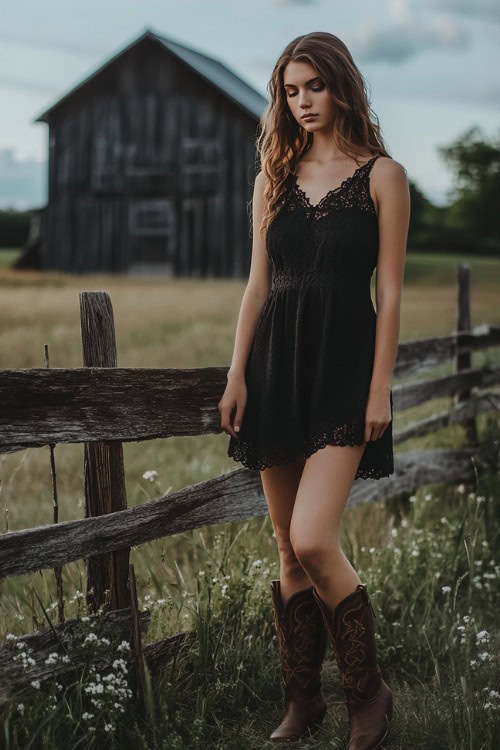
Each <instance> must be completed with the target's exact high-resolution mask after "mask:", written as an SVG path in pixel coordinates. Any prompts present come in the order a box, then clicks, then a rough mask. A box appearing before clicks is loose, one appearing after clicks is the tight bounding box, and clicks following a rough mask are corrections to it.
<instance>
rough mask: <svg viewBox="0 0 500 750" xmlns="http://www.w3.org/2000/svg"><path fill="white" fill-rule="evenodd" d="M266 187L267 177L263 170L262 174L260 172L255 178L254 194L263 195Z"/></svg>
mask: <svg viewBox="0 0 500 750" xmlns="http://www.w3.org/2000/svg"><path fill="white" fill-rule="evenodd" d="M266 185H267V177H266V175H265V173H264V172H263V170H262V169H261V170H260V172H258V173H257V175H256V177H255V182H254V192H256V193H260V194H261V195H262V193H263V192H264V189H265V187H266Z"/></svg>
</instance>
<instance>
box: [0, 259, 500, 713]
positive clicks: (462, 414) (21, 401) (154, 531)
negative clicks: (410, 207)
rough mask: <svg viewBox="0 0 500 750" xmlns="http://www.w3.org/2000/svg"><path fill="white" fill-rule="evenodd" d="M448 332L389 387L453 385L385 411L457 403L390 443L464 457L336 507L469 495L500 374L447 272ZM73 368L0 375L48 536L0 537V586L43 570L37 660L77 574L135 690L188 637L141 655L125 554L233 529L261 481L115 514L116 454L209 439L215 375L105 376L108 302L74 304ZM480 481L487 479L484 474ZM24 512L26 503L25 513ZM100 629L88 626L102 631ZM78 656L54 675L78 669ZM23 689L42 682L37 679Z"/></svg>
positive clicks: (9, 428)
mask: <svg viewBox="0 0 500 750" xmlns="http://www.w3.org/2000/svg"><path fill="white" fill-rule="evenodd" d="M457 282H458V283H457V290H458V296H457V325H456V331H455V332H453V333H451V334H450V335H448V336H443V337H439V338H430V339H425V340H421V341H410V342H401V343H400V344H399V347H398V354H397V359H396V364H395V370H394V376H395V378H406V377H409V376H420V375H421V374H422V373H426V372H427V371H429V370H431V369H432V368H435V367H437V366H441V365H443V364H446V363H449V362H450V361H454V363H455V372H454V373H453V374H451V375H444V376H440V377H434V378H432V379H418V377H417V379H416V380H415V381H414V382H409V383H408V382H405V383H404V384H397V385H395V386H393V407H394V410H395V411H398V410H403V409H407V408H410V407H414V406H417V405H419V404H423V403H424V402H427V401H429V400H430V399H434V398H441V397H446V396H455V397H456V398H455V403H454V404H453V405H452V406H451V408H449V409H446V410H444V411H442V412H440V413H438V414H433V415H432V416H431V417H427V418H425V419H422V420H421V421H418V422H414V423H411V424H409V425H407V426H405V427H404V428H402V429H401V430H399V431H397V432H396V431H394V433H393V439H394V444H395V445H399V444H401V443H403V442H405V441H407V440H408V439H410V438H414V437H420V436H423V435H426V434H428V433H431V432H433V431H435V430H437V429H439V428H442V427H444V426H447V425H450V424H453V423H460V424H462V425H464V427H465V429H466V434H467V436H468V445H467V447H466V448H463V449H460V450H431V451H410V452H409V451H406V452H402V453H398V452H397V451H396V453H395V473H394V474H393V475H392V476H390V477H387V478H383V479H379V480H369V479H362V480H357V481H355V482H354V484H353V488H352V491H351V494H350V497H349V501H348V503H349V504H350V505H353V504H355V503H365V502H369V501H370V500H373V499H381V498H387V497H390V496H392V495H395V494H397V493H400V492H403V491H407V492H411V491H414V490H415V489H416V488H418V487H420V486H422V485H426V484H433V483H441V482H452V483H457V482H471V481H474V480H475V478H476V473H477V471H478V470H479V471H480V470H481V469H482V468H483V465H482V460H481V455H480V452H479V451H478V445H477V437H476V423H475V418H476V416H477V415H478V414H479V413H481V412H483V411H486V410H491V409H496V410H498V408H499V405H500V393H499V392H498V391H495V390H493V388H494V387H495V386H497V385H498V384H499V383H500V368H499V367H495V366H491V365H484V366H481V367H476V368H473V367H471V354H472V352H473V351H477V350H483V349H485V348H487V347H495V346H498V345H499V344H500V328H498V327H493V326H490V325H483V326H480V327H478V328H476V329H474V331H471V330H470V274H469V268H468V267H467V266H464V265H461V266H459V267H458V277H457ZM80 313H81V337H82V346H83V365H84V366H83V367H81V368H74V369H73V368H72V369H64V368H53V369H51V368H49V366H48V357H47V353H46V367H45V368H31V369H12V370H2V371H0V403H1V409H0V452H4V453H6V452H12V451H20V450H24V449H26V448H30V447H36V446H49V448H50V451H51V462H52V469H53V493H54V522H55V523H54V524H51V525H46V526H41V527H38V528H33V529H26V530H22V531H14V532H9V533H7V534H4V535H2V536H0V579H2V578H5V577H8V576H14V575H21V574H25V573H29V572H33V571H37V570H40V569H43V568H54V570H55V575H56V581H57V591H58V602H59V624H56V625H54V624H52V623H50V627H49V628H47V629H46V630H43V631H39V632H36V633H32V634H29V635H27V636H25V637H23V640H26V641H28V640H29V642H30V644H31V646H32V647H33V648H34V649H35V650H37V651H39V652H40V653H41V654H42V655H43V654H44V653H45V652H47V653H49V652H50V651H51V650H58V649H59V650H61V649H64V642H65V638H66V636H67V634H68V633H73V631H74V630H75V628H76V627H77V624H78V621H68V622H64V607H63V601H62V583H61V567H62V566H63V565H64V564H66V563H69V562H71V561H73V560H79V559H86V560H87V573H88V576H87V604H88V607H89V611H90V612H93V613H95V612H97V610H98V609H99V608H101V611H102V610H103V609H104V611H105V612H106V617H105V618H104V620H102V618H101V620H102V622H103V623H104V625H103V627H109V628H111V629H112V630H113V631H114V632H121V633H124V634H125V633H128V636H129V637H130V634H131V633H133V635H134V637H133V645H134V649H133V653H132V654H131V657H130V658H131V660H133V662H134V663H135V666H136V674H137V675H138V688H139V690H140V689H141V682H142V677H141V675H142V667H141V665H142V664H143V662H144V661H146V663H147V664H148V666H149V667H150V668H155V667H156V666H157V665H158V664H160V663H161V662H162V661H163V660H164V659H167V658H169V657H170V656H171V655H172V653H174V652H175V650H176V648H177V647H178V646H179V645H180V644H182V643H184V642H185V641H186V640H190V639H191V638H192V637H193V634H192V633H179V634H178V635H177V636H172V637H171V638H169V639H166V640H164V641H160V642H157V643H153V644H149V645H148V646H146V647H145V648H144V649H143V648H142V644H141V633H143V632H144V631H145V628H147V625H148V622H149V613H148V611H147V610H144V611H143V612H139V611H138V608H137V597H136V594H135V578H134V574H133V566H131V565H129V552H130V548H131V546H137V545H140V544H143V543H144V542H149V541H152V540H153V539H159V538H161V537H164V536H168V535H171V534H178V533H180V532H184V531H187V530H190V529H195V528H199V527H202V526H206V525H209V524H215V523H227V522H230V521H241V520H245V519H249V518H253V517H255V516H261V515H265V514H266V513H267V504H266V501H265V497H264V495H263V491H262V484H261V480H260V474H259V472H257V471H249V470H248V469H245V468H239V469H236V470H234V471H230V472H228V473H226V474H224V475H222V476H219V477H216V478H213V479H209V480H207V481H203V482H199V483H197V484H194V485H191V486H189V487H185V488H183V489H181V490H178V491H177V492H170V493H168V494H167V495H163V496H161V497H158V498H157V499H155V500H152V501H150V502H147V503H145V504H144V505H140V506H136V507H133V508H127V497H126V488H125V480H124V470H123V450H122V443H123V442H127V441H142V440H152V439H154V438H165V437H171V436H174V435H178V436H180V435H182V436H187V435H203V434H208V433H219V432H220V431H221V428H220V414H219V411H218V408H217V404H218V402H219V400H220V398H221V396H222V393H223V391H224V388H225V385H226V382H227V381H226V373H227V368H226V367H204V368H197V369H175V368H168V369H158V368H155V369H150V368H120V367H118V366H117V354H116V343H115V330H114V322H113V311H112V306H111V300H110V298H109V296H108V294H107V293H106V292H82V293H80ZM57 443H83V444H84V475H85V500H86V517H85V518H83V519H81V520H75V521H64V522H57V521H58V519H57V488H56V482H55V470H54V461H53V449H54V446H55V445H56V444H57ZM486 468H487V467H486ZM34 500H35V498H28V499H27V502H33V501H34ZM101 620H100V621H101ZM79 663H80V662H79V661H78V649H77V650H76V651H75V652H74V658H72V660H71V663H69V664H66V665H60V667H59V670H61V671H62V672H64V671H68V670H71V669H74V668H75V666H76V667H77V666H78V665H79ZM37 669H38V671H37V672H30V673H29V679H30V680H32V679H44V678H45V677H48V676H52V675H53V667H48V668H44V667H40V668H37ZM0 670H1V673H2V675H3V677H1V678H0V704H1V703H2V702H7V701H8V700H11V699H12V698H13V697H14V696H19V695H23V694H25V692H26V690H29V689H28V688H26V681H27V676H26V675H25V674H24V673H23V671H22V669H21V668H20V667H17V666H14V665H13V663H12V649H11V648H10V647H9V645H8V644H5V645H3V646H2V647H1V648H0Z"/></svg>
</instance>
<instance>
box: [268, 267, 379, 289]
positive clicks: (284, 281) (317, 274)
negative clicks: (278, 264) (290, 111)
mask: <svg viewBox="0 0 500 750" xmlns="http://www.w3.org/2000/svg"><path fill="white" fill-rule="evenodd" d="M370 279H371V273H370V274H366V273H364V274H363V273H356V272H353V271H343V270H338V271H335V270H333V271H329V272H327V273H325V272H324V271H320V270H318V269H311V270H307V271H304V270H303V269H301V270H300V271H297V272H296V273H294V272H293V271H290V270H286V271H274V273H273V275H272V278H271V291H282V290H286V289H300V288H305V287H314V288H318V287H320V288H328V287H346V286H347V287H349V288H350V289H352V288H353V287H354V288H357V289H365V288H366V287H368V288H369V287H370Z"/></svg>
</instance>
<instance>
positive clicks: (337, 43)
mask: <svg viewBox="0 0 500 750" xmlns="http://www.w3.org/2000/svg"><path fill="white" fill-rule="evenodd" d="M291 60H305V61H306V62H308V63H310V64H311V65H312V66H313V67H314V68H316V70H317V71H318V74H319V75H321V77H322V78H323V80H324V82H325V85H326V87H327V88H328V90H329V92H330V93H331V95H332V96H333V98H334V103H335V115H334V138H335V140H336V143H337V145H338V147H339V149H340V150H341V151H342V152H343V153H345V154H346V155H348V156H352V157H353V158H354V159H355V160H356V156H357V154H358V153H359V151H360V149H368V150H369V151H370V152H372V153H373V155H375V154H380V155H381V156H390V155H389V154H388V153H387V151H386V148H385V145H384V142H383V139H382V135H381V132H380V126H379V124H378V118H377V116H376V115H375V114H374V113H373V111H372V109H371V107H370V103H369V100H368V95H367V92H366V86H365V81H364V78H363V76H362V75H361V73H360V71H359V70H358V68H357V67H356V65H355V63H354V60H353V59H352V56H351V53H350V52H349V50H348V49H347V47H346V45H345V44H344V43H343V42H342V41H341V40H340V39H339V38H338V37H337V36H335V35H334V34H330V33H328V32H326V31H314V32H312V33H310V34H304V35H302V36H298V37H296V38H295V39H293V40H292V41H291V42H290V43H289V44H288V45H287V46H286V47H285V49H284V50H283V52H282V53H281V55H280V57H279V58H278V60H277V62H276V64H275V66H274V69H273V72H272V75H271V79H270V81H269V83H268V85H267V90H268V92H269V103H268V105H267V107H266V109H265V111H264V113H263V115H262V117H261V120H260V123H259V128H258V134H257V139H256V144H257V152H258V158H259V161H260V164H261V169H262V171H263V172H264V173H265V175H266V177H267V184H266V188H265V190H264V212H263V217H262V224H261V227H260V229H261V230H263V229H265V228H266V227H267V226H269V224H270V222H271V221H272V219H273V218H274V216H275V215H276V214H277V213H278V211H279V208H280V203H281V198H282V196H283V194H284V192H285V182H286V180H287V178H288V176H289V174H290V172H295V168H296V165H297V163H298V161H299V160H300V158H301V157H302V156H303V155H304V154H305V153H306V152H307V151H308V150H309V149H310V147H311V145H312V142H313V134H312V133H309V132H308V131H306V130H305V129H304V128H302V127H301V126H300V125H299V123H298V122H297V121H296V119H295V117H294V116H293V115H292V113H291V111H290V109H289V106H288V102H287V99H286V91H285V89H284V86H283V73H284V69H285V66H286V65H287V64H288V63H289V62H290V61H291ZM372 118H373V119H372ZM356 163H357V160H356Z"/></svg>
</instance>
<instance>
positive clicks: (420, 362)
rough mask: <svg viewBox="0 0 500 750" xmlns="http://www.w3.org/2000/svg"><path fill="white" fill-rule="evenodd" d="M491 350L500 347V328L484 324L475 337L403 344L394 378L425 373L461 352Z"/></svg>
mask: <svg viewBox="0 0 500 750" xmlns="http://www.w3.org/2000/svg"><path fill="white" fill-rule="evenodd" d="M489 346H500V328H499V327H498V326H490V325H488V324H486V323H485V324H483V325H480V326H476V327H475V328H474V329H473V331H472V333H464V332H460V331H459V332H457V333H454V334H451V335H450V336H440V337H438V338H431V339H422V340H419V341H402V342H401V343H400V344H399V346H398V353H397V357H396V364H395V367H394V377H396V378H399V377H406V376H407V375H414V374H416V373H423V372H426V371H428V370H431V369H432V368H433V367H437V366H438V365H442V364H444V363H446V362H448V361H449V360H452V359H453V358H454V357H455V355H456V351H457V348H458V350H459V351H466V350H470V351H477V350H478V349H484V348H486V347H489Z"/></svg>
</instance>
